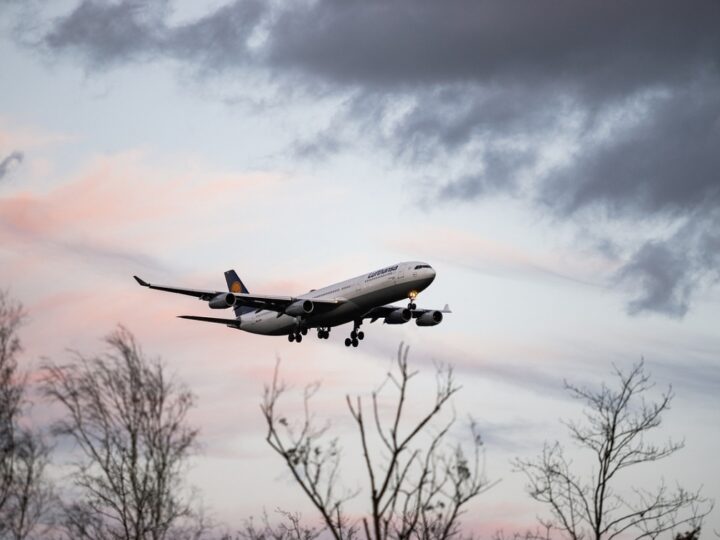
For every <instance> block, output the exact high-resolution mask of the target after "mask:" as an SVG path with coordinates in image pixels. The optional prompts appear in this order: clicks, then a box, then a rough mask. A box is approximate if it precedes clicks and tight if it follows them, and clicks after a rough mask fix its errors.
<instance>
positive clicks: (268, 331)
mask: <svg viewBox="0 0 720 540" xmlns="http://www.w3.org/2000/svg"><path fill="white" fill-rule="evenodd" d="M297 326H298V325H297V319H296V318H295V317H290V316H289V315H280V317H278V316H277V315H275V314H274V313H272V314H269V316H268V315H264V316H263V317H260V318H255V319H251V320H249V321H247V323H244V324H242V325H241V327H240V328H241V329H242V330H245V331H246V332H250V333H252V334H262V335H265V336H281V335H285V334H289V333H290V332H291V331H292V330H295V329H297Z"/></svg>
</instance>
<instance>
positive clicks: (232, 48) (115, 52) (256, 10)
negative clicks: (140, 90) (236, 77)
mask: <svg viewBox="0 0 720 540" xmlns="http://www.w3.org/2000/svg"><path fill="white" fill-rule="evenodd" d="M172 7H173V6H172V3H171V2H169V1H168V0H157V1H155V2H137V1H135V0H129V1H120V2H114V3H110V2H97V1H95V0H83V1H82V2H80V3H79V4H78V5H77V6H76V7H75V9H73V10H72V11H70V12H69V13H67V14H65V15H64V16H62V17H60V18H58V19H57V20H56V21H54V23H53V24H52V26H51V28H50V30H49V31H48V32H47V33H46V34H45V36H44V37H43V39H42V45H43V46H44V47H46V48H47V49H48V50H50V51H53V52H56V53H70V54H74V55H77V56H78V57H79V58H81V59H82V61H83V62H84V63H85V64H86V66H87V67H88V68H90V69H104V68H108V67H111V66H113V65H119V64H122V63H125V62H132V61H148V60H151V59H154V58H167V57H169V58H173V59H178V60H182V61H183V62H193V63H195V64H196V66H197V67H198V68H199V69H200V70H205V69H207V70H209V71H217V70H221V69H224V68H227V67H231V66H237V65H243V64H244V63H245V62H244V61H245V58H246V57H247V55H248V50H249V48H248V40H249V38H250V36H251V32H252V30H253V29H254V27H255V25H256V24H257V23H258V20H259V18H260V17H261V15H263V13H264V8H263V4H262V3H260V2H257V1H254V0H253V1H241V0H238V1H235V2H231V3H229V4H227V5H224V6H221V7H220V8H218V9H217V10H216V11H214V12H211V13H209V14H207V15H206V16H204V17H200V18H198V19H195V20H193V21H190V22H187V23H184V24H179V25H170V23H169V22H168V19H169V17H170V16H171V14H172Z"/></svg>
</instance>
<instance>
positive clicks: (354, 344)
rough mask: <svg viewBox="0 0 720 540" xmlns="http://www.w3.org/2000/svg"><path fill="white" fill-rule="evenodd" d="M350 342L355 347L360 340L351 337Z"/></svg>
mask: <svg viewBox="0 0 720 540" xmlns="http://www.w3.org/2000/svg"><path fill="white" fill-rule="evenodd" d="M351 343H352V346H353V347H357V346H358V343H360V342H359V341H358V340H357V339H353V340H352V341H351Z"/></svg>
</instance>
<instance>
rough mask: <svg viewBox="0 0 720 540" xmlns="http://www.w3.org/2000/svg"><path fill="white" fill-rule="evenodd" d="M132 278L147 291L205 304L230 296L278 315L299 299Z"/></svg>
mask: <svg viewBox="0 0 720 540" xmlns="http://www.w3.org/2000/svg"><path fill="white" fill-rule="evenodd" d="M133 277H134V278H135V281H137V282H138V283H139V284H140V285H142V286H143V287H147V288H149V289H156V290H158V291H166V292H171V293H177V294H184V295H187V296H194V297H195V298H199V299H200V300H205V301H206V302H209V301H210V300H211V299H213V298H215V297H216V296H218V295H220V294H232V295H233V296H234V297H235V304H236V305H240V306H249V307H253V308H256V309H268V310H270V311H277V312H278V313H283V312H284V311H285V309H286V308H287V307H288V306H289V305H290V304H292V303H293V302H297V301H298V300H299V299H300V298H297V297H293V296H272V295H261V294H251V293H229V292H228V291H209V290H203V289H184V288H181V287H167V286H165V285H153V284H151V283H148V282H147V281H144V280H142V279H140V278H139V277H137V276H133ZM310 300H312V303H313V304H315V305H316V306H317V308H320V309H329V308H331V307H334V306H337V305H338V304H340V303H341V302H342V301H341V300H319V299H316V298H310Z"/></svg>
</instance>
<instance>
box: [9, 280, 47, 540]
mask: <svg viewBox="0 0 720 540" xmlns="http://www.w3.org/2000/svg"><path fill="white" fill-rule="evenodd" d="M23 317H24V312H23V308H22V305H20V304H19V303H17V302H12V301H11V300H10V299H9V298H8V295H7V293H5V292H3V291H0V538H14V539H18V540H19V539H24V538H28V537H29V536H30V535H31V534H32V533H33V532H38V529H39V524H40V522H41V521H42V520H43V518H45V517H46V516H47V515H48V511H49V509H50V506H51V500H52V489H51V486H50V484H49V483H48V482H47V480H46V479H45V477H44V471H45V466H46V464H47V460H48V455H49V449H48V447H47V445H46V444H45V442H44V441H43V439H42V436H41V434H40V433H39V432H36V431H33V430H31V429H27V428H25V427H23V426H22V425H21V418H22V416H23V405H24V401H23V400H24V395H25V390H26V382H27V376H26V375H25V374H22V373H20V372H19V371H18V364H17V357H18V354H19V353H20V352H21V351H22V346H21V344H20V338H19V336H18V330H19V328H20V326H21V325H22V322H23Z"/></svg>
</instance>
